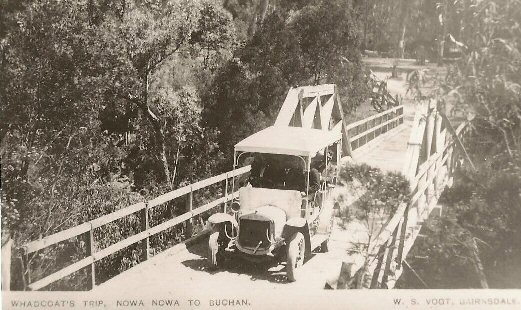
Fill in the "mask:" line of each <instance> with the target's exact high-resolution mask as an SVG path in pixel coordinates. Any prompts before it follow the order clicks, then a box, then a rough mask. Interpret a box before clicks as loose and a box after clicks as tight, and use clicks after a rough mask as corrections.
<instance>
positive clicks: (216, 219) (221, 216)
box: [208, 213, 239, 229]
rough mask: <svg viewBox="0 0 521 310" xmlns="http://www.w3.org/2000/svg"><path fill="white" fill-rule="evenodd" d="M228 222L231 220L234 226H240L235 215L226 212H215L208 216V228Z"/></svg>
mask: <svg viewBox="0 0 521 310" xmlns="http://www.w3.org/2000/svg"><path fill="white" fill-rule="evenodd" d="M226 222H230V223H231V224H232V225H233V227H234V228H237V227H238V226H239V225H238V224H237V221H236V220H235V217H233V216H232V215H230V214H226V213H215V214H212V215H211V216H210V217H209V218H208V228H210V229H213V227H215V226H218V225H219V224H222V223H226Z"/></svg>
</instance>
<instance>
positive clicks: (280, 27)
mask: <svg viewBox="0 0 521 310" xmlns="http://www.w3.org/2000/svg"><path fill="white" fill-rule="evenodd" d="M358 30H359V23H358V20H357V18H356V15H355V14H354V12H353V9H352V8H351V5H350V2H349V1H343V0H338V1H333V2H331V1H288V2H281V3H280V4H279V6H278V7H277V9H276V10H274V11H272V12H271V13H269V14H268V15H267V16H266V17H265V19H264V22H263V23H262V24H261V25H260V26H259V28H258V29H257V31H256V32H255V34H254V35H253V36H252V37H251V39H250V40H249V41H247V42H246V43H245V45H244V47H242V48H239V49H238V50H237V51H236V52H235V54H234V58H233V59H231V60H230V61H229V62H228V63H227V64H226V65H224V66H223V67H222V68H221V69H220V70H219V71H218V72H217V74H216V76H215V79H214V80H213V82H212V85H211V86H210V89H209V91H208V92H207V94H206V95H205V96H204V97H203V102H204V103H205V108H204V112H203V115H204V119H205V125H206V126H208V127H210V128H216V129H218V130H219V132H220V137H219V145H220V147H221V149H222V151H223V152H225V154H231V153H232V146H233V144H234V143H236V142H238V141H239V140H240V139H242V138H244V137H246V136H247V135H249V134H251V133H253V132H255V131H256V130H259V129H262V128H264V127H266V126H268V125H271V124H272V123H273V121H274V120H275V117H276V115H277V113H278V110H279V108H280V105H281V103H282V102H283V100H284V98H285V95H286V94H287V91H288V89H289V88H290V87H294V86H296V85H310V84H320V83H335V84H337V85H338V86H339V89H340V93H341V95H342V96H341V97H342V98H343V99H344V100H343V102H342V104H343V105H344V111H350V110H352V109H353V108H354V107H356V106H358V105H359V104H360V103H361V102H363V100H364V99H365V98H364V95H365V94H366V93H367V92H368V86H367V78H368V77H367V75H366V72H364V71H363V69H362V66H361V59H360V51H359V48H358V47H359V45H360V38H359V36H358V32H359V31H358ZM325 33H327V34H328V35H324V34H325ZM229 120H233V122H230V121H229Z"/></svg>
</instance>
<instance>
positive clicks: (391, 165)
mask: <svg viewBox="0 0 521 310" xmlns="http://www.w3.org/2000/svg"><path fill="white" fill-rule="evenodd" d="M411 131H412V122H410V121H408V120H407V117H405V120H404V123H403V124H402V125H400V126H399V127H397V128H395V129H394V130H393V131H392V132H390V133H389V134H387V135H385V136H383V137H381V139H380V141H379V143H371V145H370V146H368V147H367V148H365V149H364V150H363V151H361V152H357V151H355V152H354V155H353V160H354V162H356V163H366V164H368V165H369V166H372V167H377V168H380V169H382V170H383V171H386V172H391V171H394V172H402V169H403V166H404V165H405V162H406V156H405V153H406V151H407V142H408V141H409V137H410V135H411Z"/></svg>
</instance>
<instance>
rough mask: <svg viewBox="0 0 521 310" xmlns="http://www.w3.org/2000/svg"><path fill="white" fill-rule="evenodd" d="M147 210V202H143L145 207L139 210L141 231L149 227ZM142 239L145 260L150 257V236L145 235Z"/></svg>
mask: <svg viewBox="0 0 521 310" xmlns="http://www.w3.org/2000/svg"><path fill="white" fill-rule="evenodd" d="M148 210H149V208H148V203H145V207H144V208H143V210H142V211H141V212H142V214H141V231H147V230H148V229H149V228H150V219H149V214H148ZM144 241H145V243H144V244H143V251H144V252H145V260H148V259H149V258H150V237H148V236H147V237H146V238H145V240H144Z"/></svg>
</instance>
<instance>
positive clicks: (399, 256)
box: [396, 204, 411, 270]
mask: <svg viewBox="0 0 521 310" xmlns="http://www.w3.org/2000/svg"><path fill="white" fill-rule="evenodd" d="M410 207H411V205H410V204H409V205H407V207H406V208H405V211H404V212H403V220H402V224H401V225H402V226H401V231H400V239H399V242H398V254H397V256H396V263H397V265H396V269H397V270H399V269H400V268H402V260H403V259H402V256H403V247H404V246H405V239H406V237H407V236H406V233H407V219H408V217H409V208H410Z"/></svg>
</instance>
